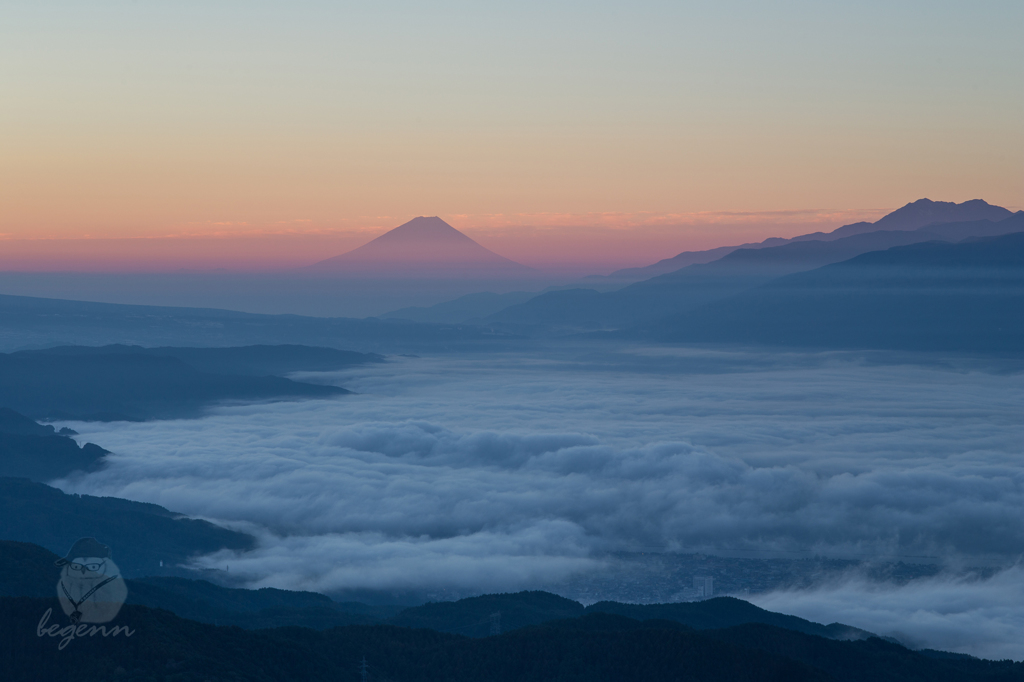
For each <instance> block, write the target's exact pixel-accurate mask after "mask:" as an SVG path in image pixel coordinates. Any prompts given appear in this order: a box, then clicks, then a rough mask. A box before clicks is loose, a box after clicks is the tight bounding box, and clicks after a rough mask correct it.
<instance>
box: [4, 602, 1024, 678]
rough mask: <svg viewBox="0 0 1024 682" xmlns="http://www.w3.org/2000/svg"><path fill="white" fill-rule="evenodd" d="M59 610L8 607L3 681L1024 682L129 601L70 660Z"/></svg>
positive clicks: (958, 671) (623, 634) (649, 637)
mask: <svg viewBox="0 0 1024 682" xmlns="http://www.w3.org/2000/svg"><path fill="white" fill-rule="evenodd" d="M48 609H53V610H54V611H55V614H56V615H54V611H51V619H50V621H49V623H56V624H59V625H65V624H66V623H65V618H64V616H63V614H62V613H61V612H60V611H59V610H57V609H56V600H55V599H31V598H10V597H6V598H0V614H2V616H3V617H2V618H0V676H2V677H3V679H5V680H10V681H11V682H22V681H26V680H40V679H61V680H63V679H75V680H80V681H81V682H90V681H92V680H109V679H123V680H151V679H173V680H181V681H183V682H184V681H190V680H208V681H217V680H278V681H290V680H296V681H298V680H303V681H305V680H320V679H332V680H358V679H359V677H360V670H359V666H360V663H361V662H362V661H363V660H364V658H365V660H366V661H367V664H368V670H369V673H370V675H371V677H370V678H371V679H392V680H405V681H408V682H418V681H423V682H427V681H434V680H438V681H440V680H493V681H495V682H499V681H500V682H505V681H506V680H507V681H509V682H513V681H515V682H530V681H537V682H547V681H551V682H556V681H557V682H561V681H572V682H575V681H577V680H578V681H580V682H583V681H587V682H594V681H597V682H600V681H604V680H608V681H609V682H611V681H613V680H614V681H616V682H618V681H620V680H627V681H629V680H637V681H640V680H643V681H645V682H647V681H650V680H666V681H668V680H673V681H676V680H691V681H694V682H703V681H707V682H711V681H715V682H731V681H734V680H735V681H749V682H760V681H772V682H800V681H803V680H807V681H810V680H816V681H822V682H824V681H827V680H842V681H844V682H847V681H848V682H861V681H863V682H867V681H869V680H870V681H871V682H876V681H883V682H902V681H903V680H908V681H909V680H922V681H923V680H930V681H932V682H946V681H952V680H957V681H960V682H972V681H974V680H979V681H980V680H987V681H991V682H996V681H1000V682H1001V681H1003V680H1006V681H1010V680H1021V679H1024V677H1022V676H1024V665H1022V664H1019V663H1018V664H1014V663H1011V662H1002V663H993V662H988V661H978V660H976V659H949V658H934V657H931V656H928V655H926V654H922V653H917V652H913V651H910V650H907V649H905V648H903V647H900V646H899V645H895V644H891V643H888V642H884V641H882V640H879V639H874V638H872V639H868V640H864V641H859V642H837V641H833V640H827V639H824V638H821V637H815V636H813V635H806V634H804V633H800V632H794V631H791V630H784V629H781V628H775V627H772V626H768V625H748V626H740V627H737V628H728V629H723V630H706V631H701V632H697V631H693V630H690V629H688V628H685V627H684V626H681V625H678V624H675V623H667V622H664V621H647V622H645V623H641V622H639V621H636V620H632V619H629V618H625V617H622V616H615V615H611V614H592V615H589V616H585V617H583V618H577V619H570V620H562V621H555V622H552V623H550V624H546V625H542V626H536V627H531V628H524V629H522V630H517V631H515V632H511V633H507V634H504V635H500V636H495V637H487V638H483V639H469V638H465V637H460V636H458V635H451V634H445V633H439V632H436V631H433V630H422V629H420V630H416V629H408V628H399V627H393V626H349V627H342V628H335V629H331V630H326V631H316V630H309V629H304V628H281V629H274V630H257V631H248V630H242V629H239V628H233V627H215V626H212V625H207V624H201V623H196V622H194V621H188V620H183V619H181V618H178V617H177V616H174V615H173V614H170V613H168V612H166V611H160V610H152V609H148V608H146V607H141V606H134V605H127V606H125V607H124V608H123V609H122V611H121V613H120V614H119V615H118V617H117V618H116V619H115V621H114V622H113V623H112V625H119V626H123V627H126V628H128V630H127V631H125V630H122V631H121V632H120V633H119V634H118V635H114V636H108V637H102V636H100V635H99V634H97V635H94V636H92V637H90V636H89V635H88V629H86V630H84V631H82V634H81V636H80V637H78V638H77V639H74V640H72V641H69V642H68V644H67V645H66V646H65V648H64V649H63V650H62V651H58V649H57V647H58V645H59V641H60V639H61V635H60V631H59V630H56V631H54V635H53V636H50V635H49V634H48V633H47V632H46V631H45V630H44V632H43V635H42V636H40V635H39V634H38V632H39V630H38V626H39V623H40V620H41V618H42V617H43V615H44V614H45V613H46V612H47V610H48ZM65 632H67V631H65ZM127 632H130V633H131V635H130V636H129V635H128V634H127ZM65 636H66V635H65Z"/></svg>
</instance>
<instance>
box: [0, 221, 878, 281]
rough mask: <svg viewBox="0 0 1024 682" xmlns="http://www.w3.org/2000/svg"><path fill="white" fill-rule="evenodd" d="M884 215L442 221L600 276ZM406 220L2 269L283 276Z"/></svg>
mask: <svg viewBox="0 0 1024 682" xmlns="http://www.w3.org/2000/svg"><path fill="white" fill-rule="evenodd" d="M887 211H888V209H869V210H858V211H821V210H804V211H774V212H723V213H710V212H703V213H691V214H661V215H654V214H636V215H623V214H611V213H609V214H590V215H572V214H534V215H511V216H506V215H493V214H492V215H484V216H472V215H454V216H442V217H444V218H445V220H446V221H447V222H448V223H449V224H451V225H452V226H454V227H456V228H457V229H459V230H461V231H463V232H464V233H465V234H467V235H468V236H470V237H472V238H473V239H474V240H476V241H477V242H478V243H480V244H481V245H483V246H485V247H487V248H488V249H490V250H492V251H494V252H495V253H498V254H499V255H502V256H505V257H506V258H510V259H512V260H514V261H517V262H520V263H522V264H524V265H528V266H530V267H534V268H538V269H541V270H545V271H559V270H569V271H581V272H586V271H587V270H588V269H591V270H593V272H594V273H595V274H600V273H602V272H604V271H611V270H614V269H617V268H622V267H633V266H640V265H648V264H650V263H653V262H655V261H657V260H661V259H662V258H669V257H671V256H674V255H676V254H677V253H680V252H681V251H696V250H702V249H708V248H714V247H717V246H728V245H735V244H742V243H748V242H758V241H761V240H763V239H765V238H767V237H792V236H795V235H797V234H805V233H808V232H816V231H830V230H832V229H835V228H836V227H839V226H840V225H844V224H849V223H851V222H857V221H859V220H877V219H878V218H879V217H881V216H882V215H884V214H885V213H886V212H887ZM386 221H387V222H386ZM400 222H405V221H404V220H403V219H402V218H393V219H392V218H384V219H376V220H373V221H370V220H368V221H367V222H366V224H365V225H364V226H361V227H335V228H317V227H316V226H314V225H312V224H310V223H311V221H293V222H292V223H290V224H287V225H278V226H275V227H276V229H273V228H271V229H263V230H260V229H254V227H253V226H252V225H248V224H238V223H229V224H211V225H209V226H207V229H206V230H203V229H197V227H196V226H189V229H187V230H182V231H180V232H178V233H176V234H167V235H162V236H152V237H102V236H89V237H82V238H44V239H23V238H22V239H19V238H11V236H9V235H4V236H0V270H6V271H36V272H46V271H77V272H166V271H176V270H182V269H186V270H188V269H195V270H212V269H224V270H229V271H250V272H251V271H273V270H284V269H291V268H298V267H303V266H306V265H310V264H312V263H315V262H317V261H320V260H323V259H325V258H329V257H331V256H335V255H338V254H341V253H345V252H346V251H350V250H352V249H354V248H357V247H359V246H361V245H363V244H365V243H366V242H368V241H370V240H371V239H373V238H375V237H377V236H379V235H381V234H383V233H384V232H387V231H388V230H390V229H392V228H393V227H397V225H398V224H399V223H400ZM374 223H377V224H374ZM381 223H383V224H381Z"/></svg>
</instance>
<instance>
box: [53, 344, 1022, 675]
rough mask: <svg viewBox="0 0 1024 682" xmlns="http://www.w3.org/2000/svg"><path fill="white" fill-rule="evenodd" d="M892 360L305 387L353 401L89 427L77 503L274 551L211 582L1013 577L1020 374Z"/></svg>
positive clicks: (730, 356) (621, 362)
mask: <svg viewBox="0 0 1024 682" xmlns="http://www.w3.org/2000/svg"><path fill="white" fill-rule="evenodd" d="M888 360H889V361H888V362H877V361H873V360H871V359H870V358H865V357H862V356H856V355H847V354H824V355H793V356H788V355H778V356H770V357H769V356H760V355H756V354H744V353H710V352H697V351H678V352H669V351H664V350H660V351H655V350H649V349H632V350H629V351H623V352H621V353H615V354H609V353H606V352H600V353H599V352H597V351H594V350H592V349H585V348H584V349H579V348H578V349H573V351H572V352H568V351H567V350H565V349H561V350H558V349H554V350H552V351H551V352H550V353H548V354H547V355H545V356H543V357H541V356H537V355H534V356H525V355H504V356H487V357H477V356H470V357H462V358H455V357H452V358H438V359H399V360H396V361H393V362H390V363H388V364H385V365H379V366H373V367H365V368H358V369H356V370H353V371H351V372H347V373H344V374H340V375H337V376H330V375H319V376H317V377H309V378H315V379H317V380H320V381H337V382H340V383H343V384H344V385H345V386H346V387H349V388H353V389H355V390H357V391H359V392H360V395H357V396H346V397H343V398H341V399H337V400H330V401H313V402H303V403H276V404H267V405H250V406H241V407H221V408H217V409H216V410H214V411H213V412H212V413H211V414H210V415H209V416H208V417H206V418H204V419H201V420H194V421H172V422H150V423H142V424H75V425H74V427H75V428H76V429H78V430H79V431H81V433H82V436H83V438H87V439H88V440H92V441H95V442H98V443H100V444H102V445H103V446H104V447H106V448H108V449H110V450H112V451H113V453H114V454H113V455H112V456H111V466H110V467H109V468H107V469H106V470H104V471H102V472H98V473H95V474H91V475H89V476H87V477H85V478H83V479H78V480H73V481H65V482H62V483H61V487H62V488H64V489H65V490H69V491H75V492H83V493H85V492H87V493H92V494H105V495H117V496H122V497H128V498H131V499H137V500H145V501H150V502H156V503H158V504H162V505H164V506H166V507H168V508H170V509H174V510H176V511H180V512H184V513H187V514H192V515H198V516H203V517H207V518H211V519H216V520H219V521H221V522H226V523H232V524H238V525H240V526H242V527H245V528H246V529H248V530H250V531H251V532H254V533H255V534H257V536H258V537H259V538H260V547H259V549H257V550H256V551H254V552H252V553H249V554H247V555H245V556H232V555H218V556H214V557H208V558H206V559H204V560H203V561H202V563H203V564H204V565H208V566H211V567H213V566H219V565H222V564H225V563H229V564H230V566H231V573H232V574H233V575H236V576H242V577H244V578H245V579H246V580H247V582H248V583H249V584H252V585H275V586H279V587H291V588H302V589H316V590H322V591H332V590H342V589H352V588H371V589H434V588H459V589H477V590H498V589H517V588H523V587H532V586H537V585H543V584H548V583H551V582H554V581H558V580H562V579H564V578H566V577H567V576H570V575H572V574H574V573H579V572H583V571H591V570H597V569H599V568H600V566H601V562H602V558H601V557H602V556H603V555H605V554H606V553H607V552H613V551H640V550H646V551H651V550H660V551H682V552H693V551H708V552H715V551H725V550H729V551H741V552H747V553H749V554H750V555H757V554H764V555H769V554H771V553H773V552H789V553H803V554H812V553H821V554H827V555H833V556H845V557H870V558H895V559H898V558H901V557H903V558H905V557H908V556H932V557H941V558H945V559H949V560H953V561H960V562H964V563H966V564H968V565H969V564H970V563H971V562H975V563H977V562H979V561H997V562H1002V563H1012V562H1013V560H1014V559H1015V557H1018V556H1019V555H1020V554H1021V553H1022V552H1024V519H1022V518H1021V514H1020V509H1021V508H1022V506H1024V471H1022V469H1021V466H1020V462H1019V459H1020V454H1021V452H1020V451H1021V443H1022V442H1024V425H1022V423H1021V420H1020V417H1019V415H1020V406H1021V402H1022V391H1021V389H1020V381H1019V375H1014V374H1013V373H1006V372H997V371H991V368H971V367H969V366H957V367H951V366H946V365H925V364H907V363H903V364H900V363H896V362H895V361H894V360H893V358H891V357H890V358H888ZM844 589H847V590H849V589H852V588H849V587H847V588H844ZM901 589H902V588H901ZM822 594H824V593H822ZM835 594H840V592H835ZM773 598H778V599H782V598H783V597H781V596H779V597H773ZM821 601H822V602H823V603H827V601H828V600H827V599H822V600H821ZM794 603H796V602H794ZM794 608H796V607H794ZM1021 608H1022V609H1024V607H1021ZM790 610H792V609H790ZM816 619H818V620H822V619H824V620H828V621H831V620H843V618H840V617H839V616H834V617H833V616H821V617H819V618H816ZM845 622H849V623H850V624H852V625H857V626H859V627H865V628H868V629H872V628H871V627H870V623H866V622H858V621H857V620H856V619H855V618H847V619H845ZM879 629H885V628H879ZM1021 655H1024V652H1022V654H1021ZM1018 657H1021V656H1018Z"/></svg>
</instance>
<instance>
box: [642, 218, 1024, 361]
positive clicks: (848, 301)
mask: <svg viewBox="0 0 1024 682" xmlns="http://www.w3.org/2000/svg"><path fill="white" fill-rule="evenodd" d="M1021 310H1024V232H1017V233H1012V234H1007V235H1002V236H998V237H987V238H973V239H968V240H965V241H961V242H958V243H955V244H950V243H947V242H938V241H934V242H925V243H919V244H911V245H906V246H900V247H894V248H891V249H888V250H885V251H875V252H870V253H866V254H862V255H860V256H857V257H854V258H852V259H849V260H847V261H844V262H842V263H836V264H832V265H828V266H825V267H822V268H819V269H816V270H812V271H810V272H802V273H797V274H792V275H789V276H786V277H782V278H779V279H777V280H774V281H771V282H769V283H767V284H765V285H764V286H761V287H759V288H757V289H754V290H752V291H748V292H745V293H742V294H739V295H736V296H734V297H731V298H728V299H726V300H722V301H718V302H716V303H715V304H714V305H706V306H703V307H700V308H698V309H694V310H691V311H689V312H687V313H684V314H680V315H676V316H672V317H669V318H666V319H664V320H661V321H658V322H655V323H652V324H650V325H648V326H641V327H638V328H637V329H636V330H634V331H632V332H627V333H626V335H631V334H637V335H640V336H643V337H646V338H653V339H657V340H661V341H674V342H678V341H685V342H714V343H737V344H768V345H781V346H793V347H821V348H881V349H895V350H926V351H954V352H966V353H984V354H997V355H1007V356H1012V357H1020V355H1021V352H1022V349H1024V315H1021Z"/></svg>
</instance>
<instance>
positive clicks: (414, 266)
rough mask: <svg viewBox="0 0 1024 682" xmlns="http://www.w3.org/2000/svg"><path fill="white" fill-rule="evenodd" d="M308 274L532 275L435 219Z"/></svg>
mask: <svg viewBox="0 0 1024 682" xmlns="http://www.w3.org/2000/svg"><path fill="white" fill-rule="evenodd" d="M307 270H309V271H310V272H319V273H333V274H353V275H364V276H365V275H382V276H383V275H386V276H388V277H395V276H399V277H422V276H431V277H439V276H452V277H463V276H473V277H484V278H498V277H510V276H511V277H515V276H525V275H530V274H531V273H533V272H534V271H533V270H532V269H531V268H528V267H526V266H525V265H520V264H519V263H516V262H515V261H513V260H510V259H508V258H505V257H504V256H499V255H498V254H496V253H494V252H493V251H491V250H490V249H487V248H484V247H483V246H481V245H480V244H478V243H476V242H475V241H473V240H472V239H470V238H469V237H467V236H466V235H464V234H463V233H462V232H459V231H458V230H456V229H455V228H454V227H452V226H451V225H449V224H448V223H446V222H445V221H443V220H441V219H440V218H438V217H437V216H433V217H425V216H420V217H418V218H413V219H412V220H410V221H409V222H407V223H404V224H402V225H399V226H398V227H396V228H394V229H393V230H390V231H389V232H386V233H384V234H382V235H381V236H379V237H377V238H376V239H373V240H371V241H370V242H368V243H366V244H364V245H362V246H360V247H359V248H357V249H353V250H352V251H349V252H347V253H343V254H341V255H340V256H334V257H333V258H328V259H326V260H322V261H320V262H318V263H314V264H313V265H311V266H309V267H308V268H307Z"/></svg>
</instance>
